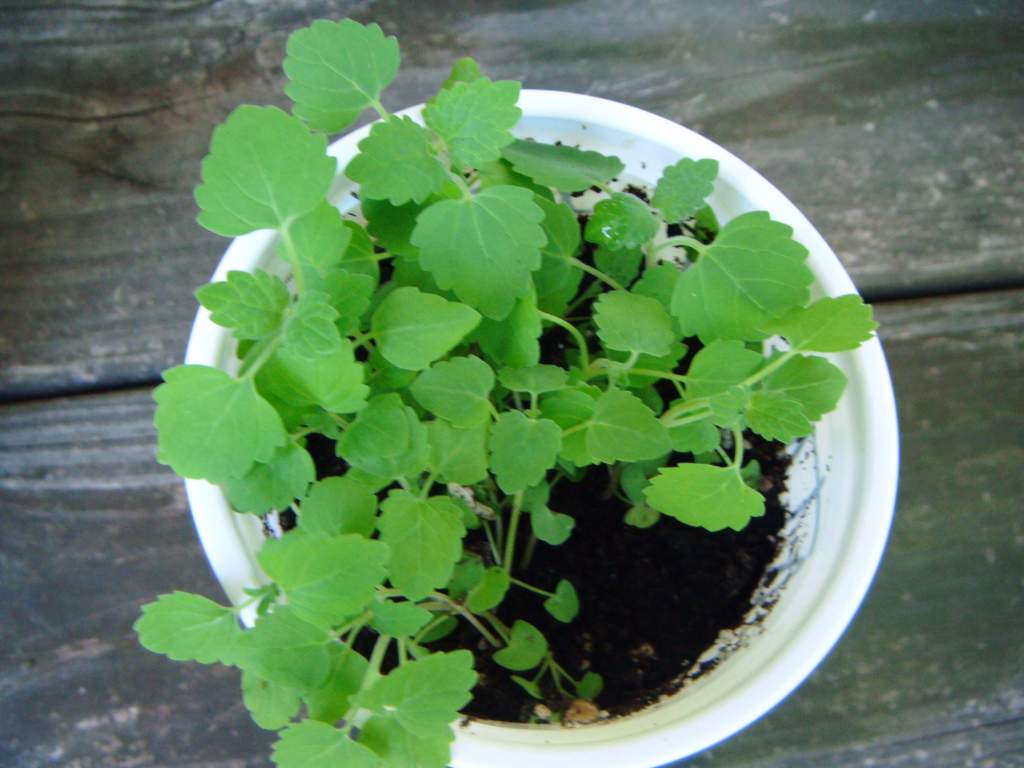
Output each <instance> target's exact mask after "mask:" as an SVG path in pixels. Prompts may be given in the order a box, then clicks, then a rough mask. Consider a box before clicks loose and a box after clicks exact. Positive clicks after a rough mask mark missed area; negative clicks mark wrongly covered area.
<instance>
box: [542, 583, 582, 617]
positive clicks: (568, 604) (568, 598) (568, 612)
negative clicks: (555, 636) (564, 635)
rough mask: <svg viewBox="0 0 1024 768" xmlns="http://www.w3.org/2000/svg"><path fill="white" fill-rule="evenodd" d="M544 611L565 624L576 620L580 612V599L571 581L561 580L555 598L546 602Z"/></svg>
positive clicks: (550, 598) (556, 588)
mask: <svg viewBox="0 0 1024 768" xmlns="http://www.w3.org/2000/svg"><path fill="white" fill-rule="evenodd" d="M544 610H546V611H547V612H548V613H550V614H551V615H552V616H554V617H555V618H556V619H558V620H559V621H561V622H563V623H565V624H568V623H569V622H570V621H572V620H573V619H575V618H576V614H578V613H579V612H580V599H579V597H578V596H577V595H576V588H575V587H574V586H573V585H572V582H571V581H569V580H568V579H561V580H559V582H558V585H557V586H556V587H555V595H554V597H549V598H548V599H547V600H545V601H544Z"/></svg>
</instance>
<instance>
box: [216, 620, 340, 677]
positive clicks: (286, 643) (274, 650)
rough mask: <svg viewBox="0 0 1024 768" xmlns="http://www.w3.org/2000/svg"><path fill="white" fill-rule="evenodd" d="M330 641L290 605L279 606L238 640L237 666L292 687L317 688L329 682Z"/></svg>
mask: <svg viewBox="0 0 1024 768" xmlns="http://www.w3.org/2000/svg"><path fill="white" fill-rule="evenodd" d="M328 641H329V638H328V636H327V633H326V632H325V631H324V630H323V628H321V627H317V626H316V625H314V624H310V623H309V622H307V621H303V620H302V619H300V618H299V617H298V616H296V615H295V612H294V611H293V610H292V608H291V607H290V606H287V605H277V606H275V607H274V610H273V611H272V612H271V613H268V614H265V615H264V616H261V617H260V618H259V619H258V620H257V621H256V626H254V627H253V628H252V629H250V630H248V631H246V632H243V633H242V636H241V637H240V638H239V639H238V643H237V650H238V655H237V658H236V659H235V660H234V661H235V663H236V664H237V665H238V666H239V667H241V668H242V669H243V670H244V671H246V672H249V673H251V674H254V675H256V676H257V677H260V678H263V679H264V680H270V681H271V682H275V683H280V684H281V685H284V686H287V687H289V688H301V689H307V688H316V687H318V686H320V685H322V684H323V683H324V681H326V680H327V676H328V674H329V673H330V670H331V657H330V653H329V651H328V650H327V643H328Z"/></svg>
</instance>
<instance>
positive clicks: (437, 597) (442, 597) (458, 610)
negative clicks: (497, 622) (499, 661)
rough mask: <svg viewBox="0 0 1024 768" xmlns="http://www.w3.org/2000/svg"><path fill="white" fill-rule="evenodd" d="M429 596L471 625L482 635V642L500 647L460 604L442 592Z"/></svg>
mask: <svg viewBox="0 0 1024 768" xmlns="http://www.w3.org/2000/svg"><path fill="white" fill-rule="evenodd" d="M430 596H431V597H432V598H434V599H435V600H437V601H439V602H441V603H444V604H445V605H447V606H448V607H449V608H451V609H452V610H453V611H455V612H456V613H457V614H459V615H460V616H461V617H462V618H464V619H465V620H466V621H468V622H469V623H470V624H472V625H473V628H474V629H476V631H477V632H479V633H480V634H481V635H483V638H484V640H486V641H487V642H488V643H490V644H491V645H492V646H494V647H495V648H498V647H499V646H500V645H501V643H499V642H498V640H497V639H496V638H495V637H494V635H492V634H491V633H490V632H488V631H487V627H485V626H484V625H483V624H481V623H480V621H479V620H478V619H477V617H476V616H474V615H473V614H472V613H471V612H470V611H469V609H468V608H466V606H464V605H462V604H461V603H457V602H455V601H454V600H452V599H451V598H450V597H448V595H446V594H444V593H443V592H431V593H430Z"/></svg>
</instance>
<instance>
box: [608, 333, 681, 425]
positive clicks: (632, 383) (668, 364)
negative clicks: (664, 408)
mask: <svg viewBox="0 0 1024 768" xmlns="http://www.w3.org/2000/svg"><path fill="white" fill-rule="evenodd" d="M686 352H687V349H686V346H685V345H684V344H682V343H681V342H678V341H673V342H672V343H671V344H670V345H669V351H668V354H666V355H662V356H661V357H655V356H654V355H648V354H642V355H640V357H638V358H637V359H636V368H637V369H640V370H646V371H662V372H664V373H674V372H675V370H676V369H677V368H678V367H679V361H680V360H682V359H683V357H685V356H686ZM607 356H608V358H609V359H611V360H615V361H616V362H620V363H624V362H626V360H628V359H629V354H628V353H627V352H620V351H617V350H614V349H610V350H607ZM660 378H661V377H659V376H656V375H654V376H652V375H649V374H646V373H638V372H637V371H635V370H630V371H629V372H628V373H626V374H625V376H623V377H621V378H619V380H618V383H619V385H620V386H623V387H628V388H630V389H641V388H644V387H647V388H650V387H652V386H653V385H654V384H655V383H656V382H657V381H658V380H659V379H660ZM658 410H660V406H659V407H658Z"/></svg>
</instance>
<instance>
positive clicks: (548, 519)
mask: <svg viewBox="0 0 1024 768" xmlns="http://www.w3.org/2000/svg"><path fill="white" fill-rule="evenodd" d="M575 526H576V521H575V520H574V519H573V518H572V517H571V516H569V515H565V514H562V513H561V512H552V511H551V510H550V509H548V508H547V506H546V505H540V506H536V507H534V508H533V509H531V510H530V527H531V528H532V529H533V533H534V535H536V537H537V538H538V539H540V540H541V541H543V542H544V543H545V544H550V545H551V546H553V547H557V546H560V545H562V544H564V543H565V542H566V541H568V539H569V536H571V535H572V529H573V528H574V527H575Z"/></svg>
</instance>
